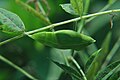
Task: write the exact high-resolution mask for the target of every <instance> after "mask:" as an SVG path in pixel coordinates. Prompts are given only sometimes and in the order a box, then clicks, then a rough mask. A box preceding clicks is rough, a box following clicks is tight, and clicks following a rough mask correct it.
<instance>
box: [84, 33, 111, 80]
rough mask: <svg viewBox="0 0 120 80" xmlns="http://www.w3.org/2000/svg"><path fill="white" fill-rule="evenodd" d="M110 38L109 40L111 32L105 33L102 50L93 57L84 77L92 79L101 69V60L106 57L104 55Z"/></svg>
mask: <svg viewBox="0 0 120 80" xmlns="http://www.w3.org/2000/svg"><path fill="white" fill-rule="evenodd" d="M110 40H111V32H109V33H108V34H107V37H106V38H105V40H104V42H103V44H102V50H101V51H100V53H99V54H98V55H97V56H96V57H95V59H94V60H93V62H92V63H91V65H90V67H89V68H88V71H87V72H86V77H87V78H88V79H89V80H93V79H94V76H95V75H96V74H97V72H98V71H99V70H100V69H101V67H102V64H103V61H104V60H105V59H106V56H107V55H108V50H109V45H110Z"/></svg>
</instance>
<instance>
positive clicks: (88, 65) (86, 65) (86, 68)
mask: <svg viewBox="0 0 120 80" xmlns="http://www.w3.org/2000/svg"><path fill="white" fill-rule="evenodd" d="M100 51H101V49H99V50H97V51H95V52H94V53H93V54H92V55H91V56H90V58H89V59H88V61H87V63H86V64H85V71H86V72H87V70H88V68H89V67H90V65H91V63H92V61H93V60H94V59H95V57H96V55H98V53H99V52H100Z"/></svg>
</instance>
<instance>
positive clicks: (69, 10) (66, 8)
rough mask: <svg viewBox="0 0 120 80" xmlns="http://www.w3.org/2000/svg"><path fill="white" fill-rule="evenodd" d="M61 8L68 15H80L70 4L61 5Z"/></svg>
mask: <svg viewBox="0 0 120 80" xmlns="http://www.w3.org/2000/svg"><path fill="white" fill-rule="evenodd" d="M60 6H61V7H62V9H63V10H64V11H65V12H67V13H69V14H72V15H79V14H77V13H76V12H75V11H74V9H73V7H72V5H71V4H69V3H68V4H60Z"/></svg>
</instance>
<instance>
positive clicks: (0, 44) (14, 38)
mask: <svg viewBox="0 0 120 80" xmlns="http://www.w3.org/2000/svg"><path fill="white" fill-rule="evenodd" d="M23 36H24V34H21V35H18V36H15V37H13V38H10V39H8V40H5V41H2V42H0V46H2V45H4V44H6V43H8V42H11V41H14V40H16V39H19V38H21V37H23Z"/></svg>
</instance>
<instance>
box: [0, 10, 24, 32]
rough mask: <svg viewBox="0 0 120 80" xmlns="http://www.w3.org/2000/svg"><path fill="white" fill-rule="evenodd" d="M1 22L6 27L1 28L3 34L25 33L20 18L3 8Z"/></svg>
mask: <svg viewBox="0 0 120 80" xmlns="http://www.w3.org/2000/svg"><path fill="white" fill-rule="evenodd" d="M0 22H1V23H2V24H3V25H4V26H2V27H1V29H2V31H3V32H7V33H22V32H24V31H25V26H24V24H23V22H22V20H21V19H20V18H19V16H17V15H16V14H14V13H12V12H10V11H7V10H5V9H2V8H0Z"/></svg>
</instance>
